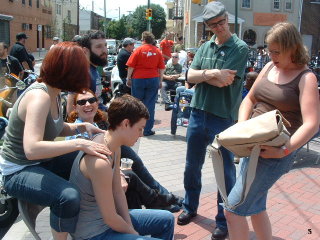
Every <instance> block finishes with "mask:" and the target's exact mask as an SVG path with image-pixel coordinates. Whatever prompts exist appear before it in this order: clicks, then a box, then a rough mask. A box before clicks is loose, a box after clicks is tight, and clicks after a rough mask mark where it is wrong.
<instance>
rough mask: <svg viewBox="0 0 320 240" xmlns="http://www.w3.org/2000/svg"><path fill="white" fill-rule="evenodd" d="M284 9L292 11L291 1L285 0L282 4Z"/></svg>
mask: <svg viewBox="0 0 320 240" xmlns="http://www.w3.org/2000/svg"><path fill="white" fill-rule="evenodd" d="M284 9H285V10H286V11H292V0H286V1H285V3H284Z"/></svg>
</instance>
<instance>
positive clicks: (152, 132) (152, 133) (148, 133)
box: [143, 130, 156, 136]
mask: <svg viewBox="0 0 320 240" xmlns="http://www.w3.org/2000/svg"><path fill="white" fill-rule="evenodd" d="M155 134H156V132H155V131H152V130H151V131H150V132H146V133H143V136H152V135H155Z"/></svg>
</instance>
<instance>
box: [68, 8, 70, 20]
mask: <svg viewBox="0 0 320 240" xmlns="http://www.w3.org/2000/svg"><path fill="white" fill-rule="evenodd" d="M68 21H69V22H71V11H70V10H68Z"/></svg>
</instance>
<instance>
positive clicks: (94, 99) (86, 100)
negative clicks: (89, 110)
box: [77, 97, 98, 106]
mask: <svg viewBox="0 0 320 240" xmlns="http://www.w3.org/2000/svg"><path fill="white" fill-rule="evenodd" d="M97 101H98V99H97V98H96V97H92V98H88V99H81V100H78V101H77V104H78V105H80V106H83V105H86V103H87V102H89V103H90V104H92V103H95V102H97Z"/></svg>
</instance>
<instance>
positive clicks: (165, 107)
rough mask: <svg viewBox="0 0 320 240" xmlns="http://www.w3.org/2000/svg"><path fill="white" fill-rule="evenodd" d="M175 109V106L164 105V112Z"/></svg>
mask: <svg viewBox="0 0 320 240" xmlns="http://www.w3.org/2000/svg"><path fill="white" fill-rule="evenodd" d="M172 109H173V104H169V103H166V104H165V105H164V110H166V111H171V110H172Z"/></svg>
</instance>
